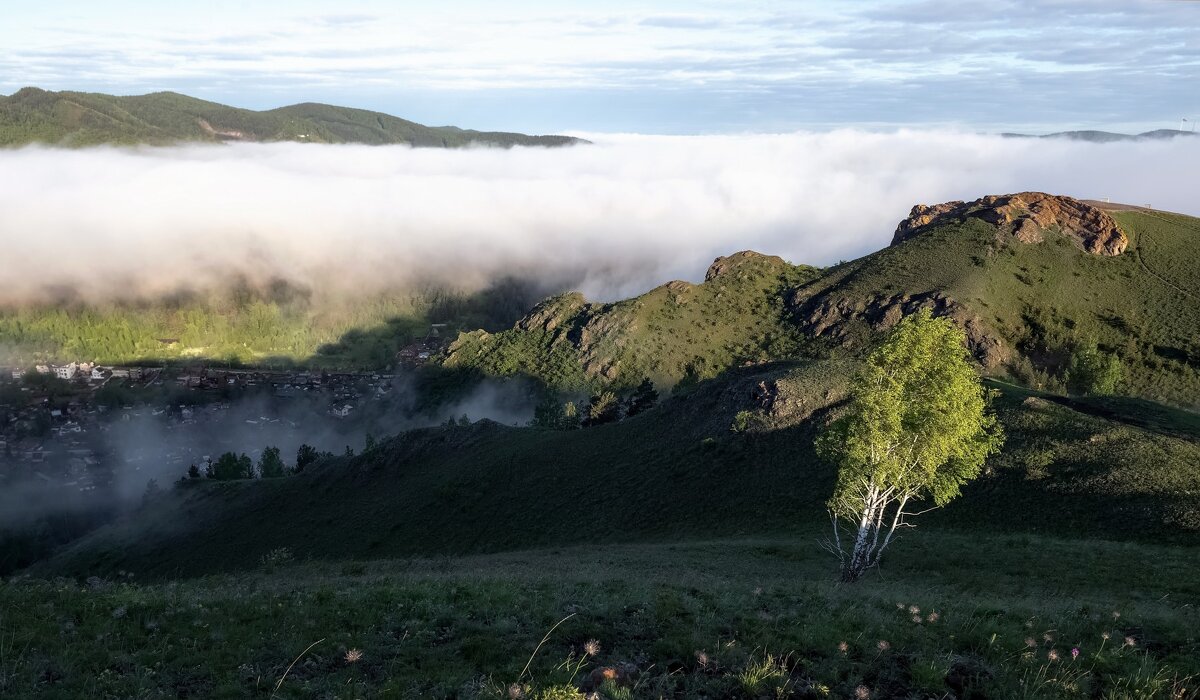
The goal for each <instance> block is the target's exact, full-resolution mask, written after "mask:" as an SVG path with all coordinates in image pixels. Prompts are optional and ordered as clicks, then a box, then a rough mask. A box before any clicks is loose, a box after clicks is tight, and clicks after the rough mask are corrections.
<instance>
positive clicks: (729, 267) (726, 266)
mask: <svg viewBox="0 0 1200 700" xmlns="http://www.w3.org/2000/svg"><path fill="white" fill-rule="evenodd" d="M768 260H769V261H771V262H774V263H778V264H780V265H783V264H785V263H784V261H783V258H781V257H779V256H778V255H763V254H762V253H756V252H754V251H753V250H743V251H741V252H739V253H734V254H733V255H725V256H722V257H719V258H717V259H716V260H714V261H713V264H712V265H709V266H708V272H706V273H704V281H705V282H708V281H710V280H714V279H716V278H718V277H720V276H722V275H727V274H729V273H731V272H733V271H735V270H737V269H738V268H739V267H741V266H743V265H745V264H747V263H757V262H759V261H768Z"/></svg>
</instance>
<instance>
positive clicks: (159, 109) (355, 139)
mask: <svg viewBox="0 0 1200 700" xmlns="http://www.w3.org/2000/svg"><path fill="white" fill-rule="evenodd" d="M239 141H240V142H272V141H295V142H301V143H361V144H407V145H410V146H427V147H434V148H458V147H463V146H468V145H472V144H477V145H491V146H501V147H511V146H568V145H572V144H577V143H586V142H585V141H583V140H582V139H576V138H573V137H570V136H529V135H526V134H516V133H508V132H500V131H473V130H469V129H460V128H458V127H453V126H438V127H431V126H424V125H422V124H417V123H416V122H410V121H407V120H405V119H400V118H398V117H393V116H391V115H389V114H383V113H381V112H371V111H367V110H363V109H351V108H348V107H336V106H333V105H324V104H317V103H312V102H306V103H303V104H298V105H291V106H289V107H280V108H278V109H272V110H266V111H262V112H256V111H253V110H249V109H239V108H237V107H229V106H226V105H222V104H218V103H216V102H207V101H205V100H200V99H196V98H194V97H188V96H187V95H180V94H178V93H174V92H156V93H152V94H149V95H131V96H116V95H105V94H101V93H87V92H67V91H63V92H50V91H46V90H41V89H38V88H33V87H27V88H22V89H21V90H19V91H17V92H16V93H14V94H12V95H9V96H7V97H2V96H0V146H21V145H26V144H31V143H47V144H54V145H62V146H93V145H102V144H120V145H132V144H152V145H166V144H171V143H179V142H210V143H215V142H239Z"/></svg>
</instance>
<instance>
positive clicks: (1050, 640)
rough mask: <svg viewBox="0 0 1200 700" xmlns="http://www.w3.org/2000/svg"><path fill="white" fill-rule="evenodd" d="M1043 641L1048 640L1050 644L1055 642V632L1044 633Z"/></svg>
mask: <svg viewBox="0 0 1200 700" xmlns="http://www.w3.org/2000/svg"><path fill="white" fill-rule="evenodd" d="M1042 641H1044V642H1046V643H1047V644H1049V643H1050V642H1053V641H1054V635H1053V634H1050V633H1049V632H1047V633H1045V634H1043V635H1042Z"/></svg>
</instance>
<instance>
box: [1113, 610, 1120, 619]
mask: <svg viewBox="0 0 1200 700" xmlns="http://www.w3.org/2000/svg"><path fill="white" fill-rule="evenodd" d="M1113 619H1114V620H1120V619H1121V613H1119V612H1117V611H1116V610H1113Z"/></svg>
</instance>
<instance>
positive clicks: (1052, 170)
mask: <svg viewBox="0 0 1200 700" xmlns="http://www.w3.org/2000/svg"><path fill="white" fill-rule="evenodd" d="M587 136H588V138H590V139H592V140H593V141H594V142H595V143H594V145H590V146H578V147H573V148H567V149H542V148H514V149H511V150H499V149H487V148H477V149H467V150H441V149H410V148H407V147H400V146H322V145H309V144H272V145H250V144H240V145H227V146H186V147H178V148H136V149H134V148H119V149H118V148H93V149H86V150H62V149H50V148H42V147H29V148H23V149H18V150H4V151H0V236H2V237H3V240H2V242H3V254H2V255H0V266H2V268H3V270H2V272H3V274H0V301H9V302H11V301H17V300H28V299H38V298H44V294H45V293H46V292H47V291H52V290H54V289H59V290H61V289H62V288H64V287H66V288H74V289H77V290H79V291H80V292H81V293H82V294H83V295H84V296H85V298H92V299H100V298H104V297H108V296H114V295H116V296H127V295H131V294H132V295H136V294H144V295H145V294H153V293H156V292H163V291H175V290H177V289H178V288H180V287H188V288H192V289H196V288H203V287H205V286H207V285H210V284H213V283H215V282H217V281H219V280H221V279H223V278H225V277H226V276H227V275H230V274H242V275H245V276H247V277H249V278H251V279H254V278H260V279H268V278H278V277H282V278H286V279H290V280H294V281H297V282H300V283H302V284H306V285H309V286H311V287H314V288H317V289H323V288H341V289H342V290H343V291H356V290H363V289H370V288H373V287H380V288H382V287H389V288H390V287H394V286H397V285H403V283H404V282H405V281H407V280H416V279H421V280H433V281H444V282H449V283H451V284H453V285H454V286H456V287H460V288H470V287H480V286H482V285H484V284H486V283H487V281H489V280H491V279H494V278H495V277H497V276H498V275H502V274H515V275H518V276H522V277H525V278H531V279H537V278H539V277H545V278H552V279H554V280H555V284H556V285H557V284H559V280H561V279H563V278H564V277H565V278H566V279H568V280H571V281H573V282H574V284H571V285H569V286H574V287H577V288H580V289H582V290H583V291H584V292H585V293H587V294H589V295H590V296H592V297H594V298H599V299H611V298H617V297H622V296H627V295H631V294H635V293H638V292H641V291H644V290H646V289H648V288H650V287H653V286H655V285H656V284H659V283H661V282H663V281H667V280H670V279H673V278H681V279H690V280H696V279H697V278H699V277H702V275H703V273H704V270H705V268H706V267H707V265H708V263H709V262H711V260H712V258H714V257H716V256H718V255H724V254H728V253H730V252H734V251H737V250H741V249H746V248H752V249H756V250H760V251H763V252H768V253H774V254H778V255H782V256H784V257H785V258H787V259H789V260H791V261H793V262H804V263H809V264H815V265H826V264H831V263H834V262H836V261H838V260H839V259H849V258H853V257H856V256H858V255H861V254H864V253H867V252H870V251H872V250H875V249H877V248H880V247H882V246H884V245H886V244H887V243H888V241H889V240H890V237H891V233H892V230H893V229H894V228H895V225H896V223H897V222H898V221H899V220H900V219H902V218H903V217H904V216H905V215H906V214H907V212H908V210H909V208H910V207H911V206H912V205H913V204H916V203H935V202H941V201H945V200H950V199H973V198H976V197H979V196H981V195H984V194H995V193H1005V192H1012V191H1020V190H1046V191H1050V192H1054V193H1060V194H1068V195H1073V196H1077V197H1083V198H1104V197H1108V198H1111V199H1112V200H1113V201H1121V202H1128V203H1136V204H1150V205H1153V206H1155V207H1157V208H1160V209H1168V210H1175V211H1182V212H1185V213H1192V214H1200V199H1198V198H1197V197H1196V196H1195V192H1196V175H1195V172H1194V164H1195V163H1196V162H1200V138H1176V139H1170V140H1164V141H1144V142H1127V143H1110V144H1092V143H1084V142H1077V141H1067V140H1038V139H1006V138H1002V137H998V136H983V135H973V134H966V133H955V132H946V131H898V132H893V133H867V132H862V131H854V130H843V131H834V132H830V133H794V134H779V135H744V136H679V137H670V136H637V135H600V136H596V135H587Z"/></svg>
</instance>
